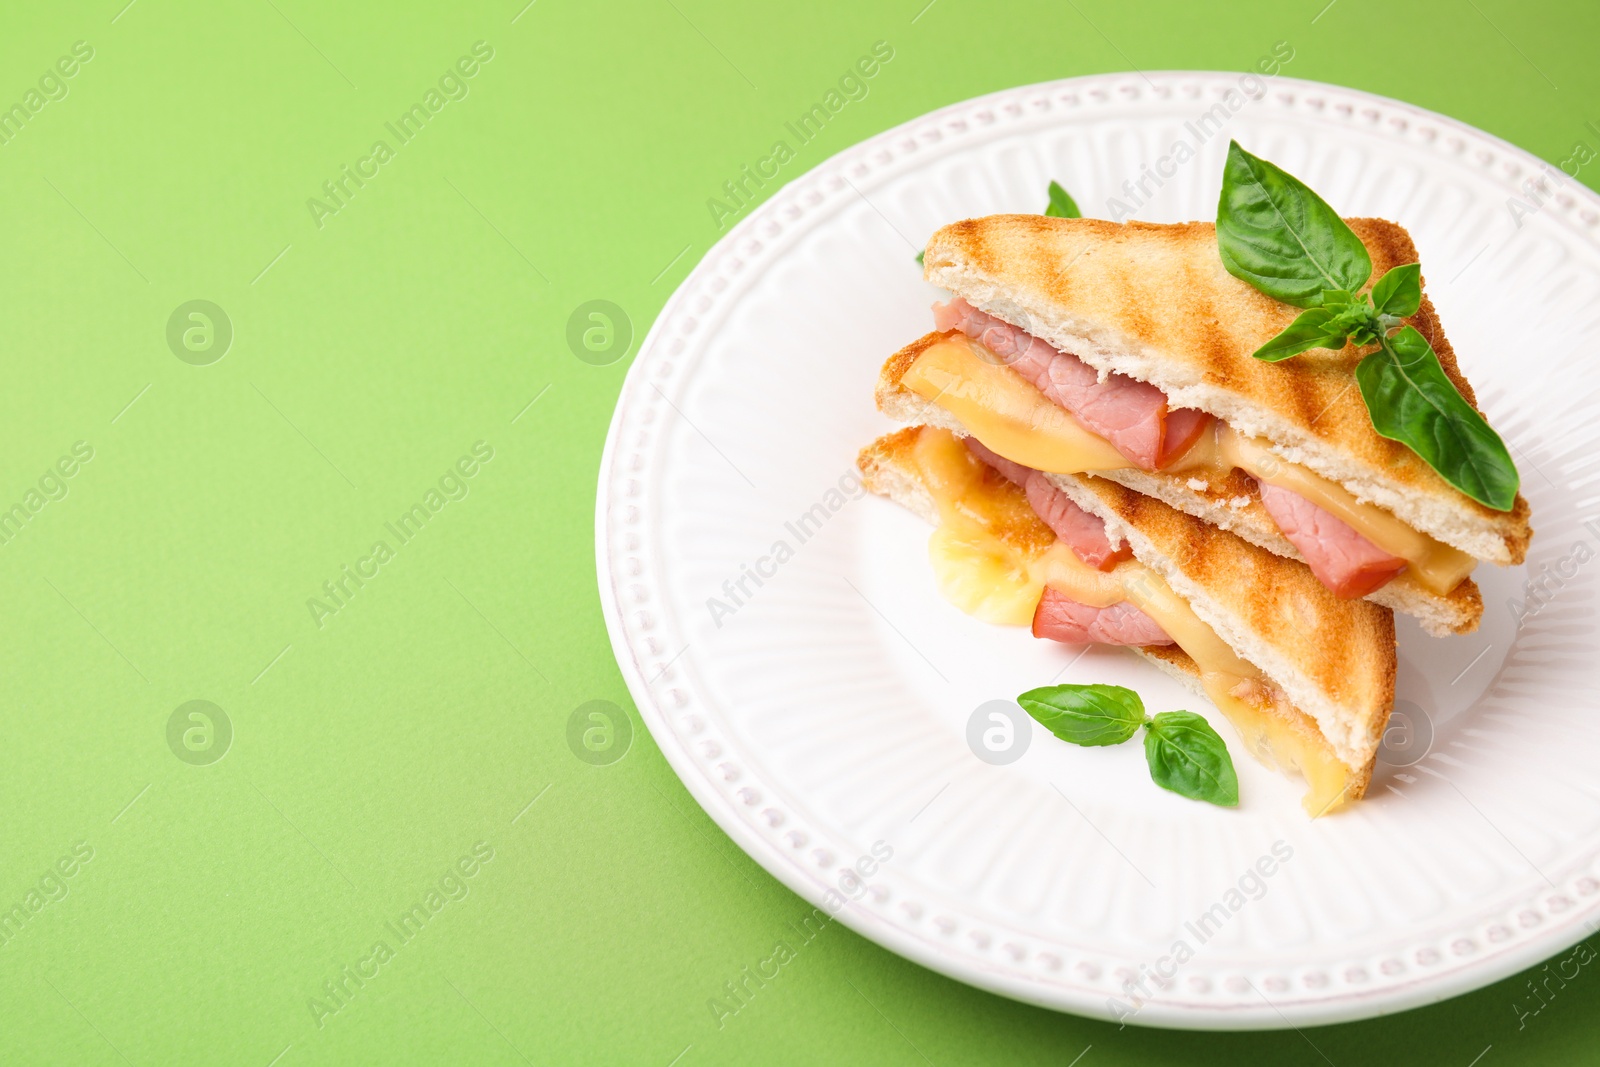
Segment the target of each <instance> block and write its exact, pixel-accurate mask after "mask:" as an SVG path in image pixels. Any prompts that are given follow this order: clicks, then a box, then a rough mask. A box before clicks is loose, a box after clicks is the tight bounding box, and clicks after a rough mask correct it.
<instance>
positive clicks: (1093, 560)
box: [933, 296, 1406, 630]
mask: <svg viewBox="0 0 1600 1067" xmlns="http://www.w3.org/2000/svg"><path fill="white" fill-rule="evenodd" d="M933 318H934V324H935V325H936V327H937V328H938V329H940V330H959V331H960V332H961V333H963V334H965V335H966V336H968V337H970V338H972V339H973V340H974V341H977V342H978V343H979V344H981V345H983V346H984V347H985V348H987V349H989V350H990V351H991V352H993V353H994V354H995V355H996V356H998V357H999V358H1000V359H1001V361H1002V362H1004V363H1005V364H1006V366H1008V367H1010V368H1011V369H1012V370H1014V371H1016V372H1017V373H1018V374H1021V375H1022V377H1023V378H1024V379H1026V380H1027V381H1028V382H1029V383H1031V384H1032V385H1033V386H1034V387H1035V388H1036V389H1038V390H1039V391H1040V392H1042V393H1044V394H1045V396H1047V397H1049V398H1050V399H1051V400H1052V401H1054V402H1055V403H1056V404H1057V405H1059V406H1060V407H1062V408H1064V409H1065V410H1066V411H1067V412H1069V413H1070V414H1071V415H1073V417H1075V418H1076V419H1077V420H1078V421H1079V422H1081V423H1083V424H1084V426H1085V427H1087V428H1088V429H1089V430H1090V431H1092V432H1094V433H1096V434H1099V435H1100V436H1101V437H1104V438H1105V439H1106V440H1107V441H1109V442H1111V445H1112V447H1114V448H1115V449H1116V450H1117V451H1118V452H1120V453H1122V455H1124V456H1126V457H1127V458H1128V460H1129V461H1130V462H1132V463H1134V464H1136V465H1138V466H1139V467H1140V468H1142V469H1144V470H1158V469H1160V468H1161V467H1162V466H1163V465H1165V464H1167V463H1169V462H1171V461H1172V460H1173V459H1175V458H1176V457H1178V456H1180V455H1182V454H1183V452H1184V451H1185V450H1187V449H1188V447H1189V446H1190V445H1192V444H1194V442H1195V441H1196V440H1198V439H1199V437H1200V435H1201V434H1203V433H1204V432H1205V431H1206V430H1207V429H1208V428H1209V427H1210V426H1211V423H1212V417H1211V416H1210V415H1208V414H1206V413H1205V412H1203V411H1195V410H1192V409H1188V408H1173V409H1170V410H1169V409H1168V408H1167V398H1166V395H1165V394H1163V393H1162V392H1161V390H1159V389H1157V388H1156V387H1155V386H1153V385H1150V384H1149V383H1147V382H1141V381H1136V380H1134V379H1132V378H1129V377H1126V376H1125V375H1121V374H1108V375H1106V377H1105V380H1104V381H1102V380H1101V379H1100V376H1099V374H1098V373H1097V372H1096V371H1095V370H1094V368H1092V367H1090V366H1089V365H1088V364H1087V363H1085V362H1083V360H1081V359H1079V358H1078V357H1077V356H1074V355H1072V354H1070V353H1067V352H1061V351H1059V350H1057V349H1056V348H1054V347H1052V346H1051V345H1049V344H1046V343H1045V342H1044V341H1041V340H1040V339H1039V338H1037V337H1035V336H1033V334H1031V333H1028V332H1027V331H1026V330H1024V329H1021V328H1020V327H1017V326H1013V325H1011V324H1010V323H1008V322H1004V321H1002V320H1000V319H997V318H995V317H994V316H993V315H990V314H988V313H986V312H983V311H979V310H978V309H977V308H975V307H973V306H972V305H971V304H969V303H967V302H966V301H965V300H963V299H962V298H961V297H959V296H958V297H954V298H952V299H951V301H950V303H948V304H935V305H933ZM967 443H968V446H969V447H971V448H972V449H973V451H974V452H976V453H977V454H978V455H979V456H980V457H981V458H982V459H983V460H984V462H986V463H988V464H989V465H990V466H992V467H994V468H995V469H996V470H998V471H1000V472H1001V473H1002V474H1004V475H1005V476H1006V477H1007V478H1008V479H1010V480H1011V481H1013V482H1015V483H1016V484H1017V485H1019V486H1021V487H1022V489H1023V491H1024V492H1026V493H1027V494H1028V503H1030V504H1032V505H1033V510H1034V511H1035V512H1037V513H1038V515H1039V517H1040V518H1041V519H1043V520H1044V521H1045V523H1046V524H1047V525H1049V527H1050V528H1051V529H1052V530H1055V532H1056V536H1057V537H1059V538H1061V540H1063V541H1065V542H1066V543H1067V544H1068V545H1070V546H1071V547H1072V550H1073V551H1074V552H1075V553H1077V555H1078V557H1079V558H1081V559H1082V560H1083V561H1084V562H1085V563H1088V564H1090V565H1091V566H1094V567H1099V568H1100V569H1101V570H1109V569H1110V568H1111V567H1112V566H1114V565H1115V563H1116V562H1117V560H1119V559H1126V558H1127V555H1126V550H1123V552H1122V553H1121V554H1113V552H1112V550H1111V546H1110V543H1109V542H1107V541H1106V540H1105V529H1104V527H1103V526H1102V525H1101V524H1100V521H1099V520H1098V519H1096V518H1094V517H1093V516H1092V515H1089V514H1088V513H1086V512H1084V511H1082V510H1081V509H1079V508H1078V507H1077V506H1076V505H1075V504H1073V503H1072V501H1071V500H1069V499H1067V497H1066V496H1065V495H1064V494H1062V493H1061V492H1060V491H1059V490H1057V489H1056V488H1055V487H1054V486H1052V485H1050V483H1049V481H1047V480H1046V479H1045V477H1044V475H1042V474H1040V473H1039V472H1038V471H1035V470H1032V469H1030V468H1028V467H1024V466H1022V465H1021V464H1017V463H1012V462H1011V461H1010V460H1007V459H1003V458H1002V457H1000V456H997V455H995V454H994V453H993V452H990V451H989V450H988V449H987V448H984V447H983V446H982V445H980V444H978V443H977V441H975V440H973V439H972V438H968V439H967ZM1260 488H1261V503H1262V504H1263V505H1264V506H1265V507H1266V509H1267V513H1268V514H1269V515H1271V516H1272V521H1273V522H1274V523H1276V524H1277V526H1278V529H1279V530H1280V531H1282V533H1283V536H1284V537H1286V538H1288V540H1289V543H1290V544H1292V545H1294V547H1295V548H1296V549H1298V550H1299V551H1300V554H1301V555H1302V556H1304V557H1305V560H1306V563H1307V564H1308V565H1309V566H1310V567H1311V573H1313V574H1315V575H1316V576H1317V579H1318V580H1319V581H1321V582H1322V584H1323V585H1325V586H1327V587H1328V588H1329V589H1330V590H1332V591H1333V593H1334V594H1335V595H1336V596H1340V597H1344V598H1346V599H1354V598H1356V597H1363V596H1366V595H1367V594H1369V593H1371V592H1373V591H1375V590H1377V589H1379V588H1381V587H1382V586H1383V585H1384V584H1385V583H1387V582H1388V581H1389V580H1390V579H1392V578H1394V576H1395V575H1397V574H1399V573H1400V572H1401V571H1402V570H1404V569H1405V566H1406V561H1405V560H1403V559H1400V558H1398V557H1396V556H1391V555H1389V554H1388V553H1387V552H1385V551H1383V550H1382V549H1381V548H1379V547H1378V546H1377V545H1375V544H1373V543H1372V542H1371V541H1368V540H1367V539H1366V538H1365V537H1363V536H1361V534H1360V533H1358V532H1356V530H1355V529H1354V528H1352V527H1351V526H1350V525H1348V524H1347V523H1345V522H1344V521H1342V520H1341V519H1339V518H1337V517H1336V516H1334V515H1332V514H1330V513H1329V512H1327V511H1325V510H1323V509H1322V508H1320V507H1318V506H1317V505H1316V504H1313V503H1312V502H1311V501H1309V500H1307V499H1305V498H1304V497H1302V496H1300V495H1298V494H1296V493H1293V492H1291V491H1289V490H1287V489H1280V488H1278V487H1276V486H1271V485H1266V484H1264V483H1263V484H1262V485H1261V487H1260ZM1085 520H1087V521H1085ZM1079 607H1082V605H1079ZM1041 610H1043V605H1042V602H1041ZM1089 610H1092V609H1089ZM1150 625H1152V626H1154V625H1155V624H1154V623H1153V622H1152V623H1151V624H1150ZM1035 629H1036V630H1037V617H1036V618H1035Z"/></svg>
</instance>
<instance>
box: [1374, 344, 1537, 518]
mask: <svg viewBox="0 0 1600 1067" xmlns="http://www.w3.org/2000/svg"><path fill="white" fill-rule="evenodd" d="M1379 343H1380V345H1381V346H1382V347H1381V348H1379V350H1378V351H1376V352H1374V353H1372V354H1371V355H1369V356H1367V357H1366V358H1364V359H1363V360H1362V361H1361V362H1360V363H1358V364H1357V365H1356V382H1357V384H1359V385H1360V386H1361V398H1362V399H1363V400H1365V401H1366V402H1367V412H1368V414H1370V415H1371V416H1372V428H1373V429H1375V430H1377V431H1378V433H1380V434H1382V435H1383V436H1384V437H1387V438H1389V439H1390V440H1391V441H1399V442H1400V443H1401V444H1403V445H1405V446H1406V447H1408V448H1410V449H1411V451H1413V452H1415V453H1416V454H1417V455H1418V456H1420V457H1422V459H1423V461H1424V462H1426V463H1427V464H1428V466H1430V467H1432V468H1433V469H1434V470H1436V471H1438V472H1439V474H1440V476H1441V477H1443V478H1444V480H1445V481H1447V482H1449V483H1450V484H1451V485H1453V486H1455V487H1456V488H1457V489H1459V490H1461V491H1462V492H1463V493H1465V494H1467V495H1468V496H1470V497H1471V498H1472V499H1474V500H1476V501H1477V502H1478V503H1480V504H1484V505H1486V506H1488V507H1491V508H1494V509H1495V510H1496V511H1510V510H1511V506H1512V505H1513V504H1515V503H1516V499H1517V486H1518V485H1519V484H1520V480H1519V478H1518V476H1517V468H1516V465H1515V464H1513V463H1512V462H1511V454H1510V453H1509V452H1507V451H1506V446H1505V442H1503V441H1501V440H1500V435H1499V434H1497V433H1495V432H1494V430H1493V429H1491V428H1490V426H1489V424H1488V423H1487V422H1485V421H1484V418H1483V416H1482V415H1479V414H1478V413H1477V412H1476V411H1475V410H1473V407H1472V405H1471V404H1469V403H1467V402H1466V400H1465V398H1463V397H1462V395H1461V394H1460V393H1458V392H1457V391H1456V387H1455V384H1454V383H1452V382H1451V381H1450V379H1449V378H1447V377H1446V376H1445V373H1444V368H1443V367H1441V366H1439V357H1438V355H1436V354H1435V353H1434V351H1433V346H1432V345H1430V344H1429V343H1428V339H1427V338H1426V337H1424V336H1422V334H1420V333H1418V332H1417V331H1416V330H1415V329H1413V328H1412V327H1410V326H1404V327H1401V329H1400V330H1399V331H1397V332H1396V333H1395V335H1394V336H1393V337H1384V338H1381V339H1380V341H1379Z"/></svg>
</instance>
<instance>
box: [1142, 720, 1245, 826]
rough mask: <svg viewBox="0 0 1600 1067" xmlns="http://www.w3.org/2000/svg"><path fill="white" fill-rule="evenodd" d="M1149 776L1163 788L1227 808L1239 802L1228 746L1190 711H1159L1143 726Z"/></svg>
mask: <svg viewBox="0 0 1600 1067" xmlns="http://www.w3.org/2000/svg"><path fill="white" fill-rule="evenodd" d="M1144 755H1145V759H1146V761H1148V762H1149V764H1150V777H1151V778H1152V779H1154V780H1155V783H1156V784H1157V785H1159V786H1161V788H1163V789H1170V790H1172V792H1174V793H1177V794H1179V795H1181V796H1186V797H1189V798H1191V799H1193V800H1204V801H1206V802H1207V803H1210V804H1217V805H1220V806H1222V807H1225V808H1231V807H1234V806H1236V805H1237V804H1238V803H1239V778H1238V775H1236V774H1235V773H1234V769H1233V758H1232V757H1231V756H1229V755H1228V746H1227V745H1226V744H1224V743H1223V740H1222V738H1220V737H1218V736H1217V732H1216V731H1215V730H1213V729H1212V728H1211V724H1210V723H1208V722H1206V721H1205V719H1203V718H1201V717H1200V716H1199V715H1196V714H1195V713H1194V712H1192V711H1163V712H1162V713H1161V714H1160V715H1157V716H1156V717H1155V718H1153V719H1151V720H1150V722H1149V724H1148V725H1147V726H1146V727H1145V734H1144Z"/></svg>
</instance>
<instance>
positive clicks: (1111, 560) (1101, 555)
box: [967, 437, 1130, 571]
mask: <svg viewBox="0 0 1600 1067" xmlns="http://www.w3.org/2000/svg"><path fill="white" fill-rule="evenodd" d="M967 448H968V449H969V450H970V451H971V452H972V454H973V455H975V456H977V457H978V458H979V459H981V460H983V461H984V462H985V463H987V464H988V465H989V466H991V467H993V468H994V469H995V470H997V471H999V472H1000V473H1001V474H1003V475H1005V476H1006V480H1007V481H1010V482H1012V483H1013V484H1015V485H1016V486H1018V487H1019V488H1021V490H1022V491H1023V492H1024V493H1026V494H1027V496H1028V503H1029V504H1030V505H1031V506H1032V507H1033V512H1034V514H1035V515H1038V516H1039V518H1041V519H1043V520H1044V524H1045V525H1046V526H1048V527H1050V529H1052V530H1054V531H1055V534H1056V536H1057V537H1059V538H1060V539H1061V540H1062V541H1065V542H1066V544H1067V547H1068V548H1070V549H1072V554H1073V555H1075V556H1077V557H1078V558H1079V559H1081V560H1083V561H1084V562H1085V563H1087V564H1088V565H1089V566H1091V567H1095V568H1097V569H1099V570H1102V571H1108V570H1110V569H1111V568H1112V567H1114V566H1116V565H1117V564H1118V563H1119V562H1120V561H1122V560H1125V559H1127V558H1128V557H1129V555H1130V553H1129V552H1128V550H1127V549H1126V548H1117V547H1113V546H1112V544H1111V539H1110V538H1109V537H1107V536H1106V524H1105V523H1103V522H1101V521H1100V520H1099V519H1098V518H1096V517H1095V516H1093V515H1091V514H1089V513H1088V512H1087V511H1084V510H1083V509H1082V508H1080V507H1079V506H1078V505H1076V504H1074V503H1073V502H1072V500H1071V498H1069V497H1068V496H1067V494H1065V493H1063V492H1062V491H1061V490H1059V489H1057V488H1056V487H1055V486H1053V485H1051V484H1050V480H1049V479H1048V478H1046V477H1045V476H1044V475H1043V474H1041V473H1040V472H1039V471H1036V470H1034V469H1033V468H1032V467H1024V466H1023V465H1022V464H1020V463H1013V462H1012V461H1011V460H1009V459H1006V458H1005V457H1004V456H1000V455H996V454H995V453H993V452H991V451H989V449H988V448H986V447H985V446H984V444H983V443H982V442H981V441H979V440H978V439H977V438H976V437H969V438H967Z"/></svg>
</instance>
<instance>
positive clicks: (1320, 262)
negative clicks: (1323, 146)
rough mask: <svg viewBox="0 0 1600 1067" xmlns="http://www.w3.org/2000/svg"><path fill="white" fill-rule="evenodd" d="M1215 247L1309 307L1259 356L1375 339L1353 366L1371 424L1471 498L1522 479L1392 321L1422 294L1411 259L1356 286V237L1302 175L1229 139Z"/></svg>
mask: <svg viewBox="0 0 1600 1067" xmlns="http://www.w3.org/2000/svg"><path fill="white" fill-rule="evenodd" d="M1217 252H1218V254H1219V255H1220V256H1221V257H1222V265H1223V266H1224V267H1226V268H1227V270H1228V273H1229V274H1232V275H1233V276H1234V277H1235V278H1238V279H1240V280H1241V281H1244V282H1248V283H1249V284H1250V285H1251V286H1253V287H1255V288H1256V289H1257V290H1259V291H1261V292H1262V293H1265V294H1266V295H1267V296H1270V297H1272V298H1273V299H1275V300H1280V301H1282V302H1283V303H1286V304H1292V305H1294V306H1295V307H1300V308H1305V309H1306V310H1305V311H1303V312H1301V314H1300V315H1298V316H1296V318H1295V320H1294V321H1293V322H1292V323H1290V324H1289V325H1288V327H1286V328H1285V329H1284V330H1283V332H1282V333H1280V334H1278V335H1277V336H1276V337H1274V338H1272V339H1271V340H1270V341H1268V342H1267V343H1266V344H1264V345H1262V346H1261V347H1260V348H1259V349H1257V350H1256V351H1255V353H1254V354H1255V357H1256V358H1257V359H1260V360H1266V361H1267V362H1272V363H1276V362H1278V361H1279V360H1284V359H1288V358H1290V357H1291V356H1297V355H1299V354H1300V353H1302V352H1306V351H1309V350H1311V349H1313V348H1327V349H1332V350H1334V351H1338V350H1339V349H1342V348H1344V346H1345V345H1346V344H1354V345H1356V346H1357V347H1360V348H1365V347H1368V346H1372V345H1375V346H1377V347H1376V350H1375V351H1372V352H1370V353H1368V354H1367V355H1366V356H1365V357H1363V358H1362V360H1361V362H1360V363H1359V364H1357V365H1356V384H1357V385H1358V386H1359V387H1360V389H1361V398H1362V400H1364V401H1365V402H1366V405H1367V413H1368V414H1369V415H1370V416H1371V418H1372V427H1373V429H1375V430H1377V432H1378V433H1379V434H1380V435H1381V436H1383V437H1387V438H1389V439H1390V440H1391V441H1398V442H1400V443H1401V444H1403V445H1405V446H1406V447H1407V448H1409V449H1411V451H1413V452H1415V453H1416V454H1417V455H1418V456H1419V457H1421V459H1422V460H1423V462H1425V463H1427V464H1428V466H1430V467H1432V468H1433V469H1434V470H1436V471H1438V472H1439V475H1440V476H1441V477H1442V478H1444V480H1445V481H1447V482H1449V483H1450V484H1451V485H1453V486H1455V487H1456V488H1457V489H1459V490H1461V491H1462V492H1463V493H1465V494H1466V495H1467V496H1469V497H1471V498H1472V499H1474V500H1476V501H1477V502H1478V503H1480V504H1483V505H1486V506H1487V507H1491V508H1494V509H1496V510H1498V511H1509V510H1511V508H1512V506H1513V505H1514V504H1515V503H1516V499H1517V487H1518V485H1519V484H1520V479H1519V477H1518V475H1517V468H1516V465H1515V464H1514V463H1512V462H1511V454H1510V452H1508V451H1507V450H1506V446H1505V442H1504V441H1502V440H1501V439H1500V436H1499V435H1498V434H1496V433H1495V432H1494V430H1493V429H1492V428H1491V427H1490V426H1489V424H1488V423H1487V422H1486V421H1484V418H1483V416H1482V415H1479V414H1478V412H1477V410H1476V409H1474V408H1473V406H1472V405H1471V404H1469V403H1467V401H1466V398H1465V397H1463V396H1462V395H1461V393H1460V391H1458V390H1457V389H1456V387H1455V385H1454V384H1453V383H1452V382H1451V381H1450V379H1449V377H1448V376H1447V375H1446V374H1445V373H1444V368H1443V367H1442V366H1441V365H1440V363H1439V356H1438V354H1437V353H1435V352H1434V350H1433V346H1432V345H1431V344H1429V343H1428V339H1427V338H1426V337H1423V336H1422V334H1420V333H1418V332H1417V331H1416V329H1414V328H1413V327H1410V326H1407V325H1405V324H1404V323H1403V322H1402V321H1401V320H1402V319H1404V318H1405V317H1406V316H1408V315H1414V314H1416V311H1417V308H1418V307H1420V306H1421V303H1422V276H1421V267H1420V265H1419V264H1416V263H1406V264H1402V265H1401V266H1398V267H1395V268H1393V269H1392V270H1390V271H1388V272H1387V273H1386V274H1384V275H1383V277H1381V278H1379V279H1378V280H1377V282H1376V283H1375V284H1374V285H1373V286H1372V290H1371V292H1370V293H1363V292H1361V289H1362V287H1363V286H1365V285H1366V284H1367V282H1368V281H1369V280H1370V279H1371V277H1372V258H1371V256H1369V255H1368V254H1367V249H1366V246H1365V245H1363V244H1362V243H1361V239H1360V238H1359V237H1357V236H1356V235H1355V233H1354V232H1353V231H1352V230H1351V229H1350V227H1349V226H1347V225H1346V224H1345V222H1344V220H1343V219H1341V218H1340V217H1339V216H1338V215H1337V214H1336V213H1335V212H1334V210H1333V209H1332V208H1331V207H1329V206H1328V204H1327V202H1326V201H1324V200H1323V199H1322V198H1321V197H1320V196H1318V195H1317V194H1316V193H1314V192H1312V191H1311V190H1310V189H1309V188H1307V187H1306V185H1305V183H1303V182H1301V181H1300V180H1299V179H1297V178H1295V177H1294V176H1293V175H1292V174H1289V173H1287V172H1286V171H1283V170H1281V169H1279V168H1278V167H1276V166H1273V165H1272V164H1271V163H1269V162H1267V161H1266V160H1264V159H1259V158H1257V157H1256V156H1253V155H1251V154H1250V153H1249V152H1246V151H1245V150H1244V149H1243V148H1240V147H1239V144H1238V142H1232V143H1230V144H1229V146H1228V162H1227V165H1226V166H1225V167H1224V169H1223V172H1222V196H1221V198H1220V199H1219V200H1218V202H1217Z"/></svg>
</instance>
